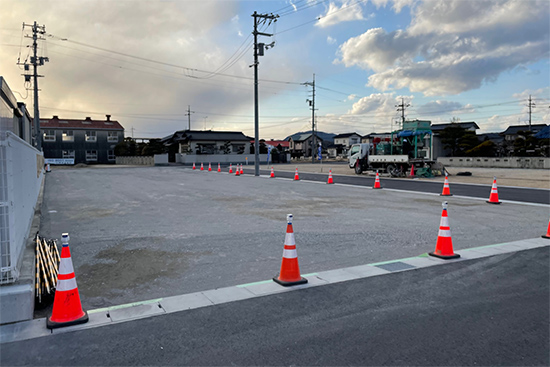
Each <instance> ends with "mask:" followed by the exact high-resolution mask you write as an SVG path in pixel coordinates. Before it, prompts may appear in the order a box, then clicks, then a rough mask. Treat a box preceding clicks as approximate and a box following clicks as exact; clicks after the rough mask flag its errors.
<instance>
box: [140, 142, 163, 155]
mask: <svg viewBox="0 0 550 367" xmlns="http://www.w3.org/2000/svg"><path fill="white" fill-rule="evenodd" d="M163 153H166V147H165V146H164V144H162V143H161V142H160V139H150V140H149V143H147V144H145V146H144V147H143V149H142V150H141V155H145V156H151V155H155V154H163Z"/></svg>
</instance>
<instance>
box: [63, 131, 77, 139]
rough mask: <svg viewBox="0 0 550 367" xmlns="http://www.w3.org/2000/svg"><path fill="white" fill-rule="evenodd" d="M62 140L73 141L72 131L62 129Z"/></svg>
mask: <svg viewBox="0 0 550 367" xmlns="http://www.w3.org/2000/svg"><path fill="white" fill-rule="evenodd" d="M62 136H63V141H74V131H72V130H63V135H62Z"/></svg>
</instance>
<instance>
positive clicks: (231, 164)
mask: <svg viewBox="0 0 550 367" xmlns="http://www.w3.org/2000/svg"><path fill="white" fill-rule="evenodd" d="M229 173H233V163H229Z"/></svg>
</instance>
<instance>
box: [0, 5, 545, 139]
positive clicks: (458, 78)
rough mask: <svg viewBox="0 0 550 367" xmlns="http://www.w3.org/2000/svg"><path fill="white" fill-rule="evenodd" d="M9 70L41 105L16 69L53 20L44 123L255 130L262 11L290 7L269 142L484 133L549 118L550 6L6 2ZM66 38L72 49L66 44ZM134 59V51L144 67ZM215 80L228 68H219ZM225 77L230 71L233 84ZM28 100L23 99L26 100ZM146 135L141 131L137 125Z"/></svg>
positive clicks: (263, 97) (4, 60) (268, 104)
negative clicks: (402, 119)
mask: <svg viewBox="0 0 550 367" xmlns="http://www.w3.org/2000/svg"><path fill="white" fill-rule="evenodd" d="M1 5H2V7H3V11H2V13H0V50H1V52H0V70H1V72H2V75H3V76H4V77H5V78H6V80H7V82H8V84H9V85H10V87H11V88H12V90H15V91H16V92H18V93H20V94H21V95H22V96H19V95H17V94H16V95H17V96H18V98H19V99H20V100H21V101H25V102H27V103H28V104H29V105H32V97H31V95H30V94H27V92H26V90H25V85H24V82H23V78H22V77H21V76H20V74H21V73H22V72H21V70H20V68H19V67H18V66H17V65H16V61H17V59H18V57H19V58H20V60H21V61H24V59H25V58H26V56H27V53H28V48H26V47H25V46H26V45H27V44H28V43H29V40H28V39H27V38H21V36H22V35H25V34H28V33H29V31H28V29H27V30H26V31H25V32H22V31H21V25H22V23H23V22H26V23H32V22H33V21H35V20H36V21H37V22H38V23H39V24H44V25H46V32H47V35H46V40H45V41H43V42H41V43H40V50H41V53H42V54H43V55H45V56H48V57H49V58H50V62H49V63H47V64H46V65H45V66H43V67H41V68H40V73H41V74H43V75H45V78H42V79H41V80H40V88H41V90H42V91H41V94H40V106H41V116H42V117H45V118H47V117H51V116H52V115H59V116H60V117H65V118H84V117H86V116H91V117H93V118H98V119H99V118H104V115H105V114H111V115H112V116H113V119H116V120H118V121H119V122H121V124H122V125H123V126H124V127H125V128H126V134H127V135H131V134H132V132H133V134H134V136H136V137H162V136H166V135H169V134H171V133H173V132H174V131H175V130H178V129H183V128H186V127H187V116H185V114H186V110H187V106H188V105H190V106H191V110H192V111H194V112H193V113H192V114H191V125H192V128H193V129H205V128H206V129H216V130H236V131H243V132H244V133H245V134H247V135H249V136H253V135H254V129H253V123H254V117H253V112H254V105H253V101H254V100H253V81H252V78H253V69H252V68H250V67H249V65H251V64H252V62H253V51H252V48H251V45H250V43H251V39H252V38H251V37H249V36H250V34H251V31H252V26H253V21H252V17H251V14H252V13H253V12H254V11H257V12H258V13H276V14H279V15H280V17H279V18H278V19H277V22H276V23H275V25H273V24H272V25H271V26H269V27H267V28H266V29H265V31H264V32H266V33H274V36H273V37H260V42H265V43H266V44H267V43H270V42H272V41H275V47H273V48H272V49H269V50H267V51H266V52H265V56H263V57H261V58H260V65H259V77H260V80H261V81H260V137H261V138H265V139H280V138H284V137H286V136H288V135H290V134H292V133H295V132H298V131H305V130H309V129H310V128H311V111H310V110H309V105H308V104H307V103H306V99H308V98H310V93H311V88H310V87H307V86H304V85H300V83H304V82H311V81H312V77H313V74H314V73H315V78H316V85H317V88H316V108H317V109H318V111H316V113H317V128H318V129H319V130H322V131H325V132H332V133H345V132H353V131H355V132H358V133H360V134H367V133H371V132H385V131H389V130H390V129H391V128H392V126H393V127H394V128H395V126H396V125H395V123H396V121H398V120H399V115H398V112H397V111H396V108H395V105H396V104H398V103H399V102H400V101H401V98H404V100H405V102H406V103H409V104H410V105H411V107H409V108H407V110H406V117H407V118H410V119H415V118H418V119H429V120H431V121H432V122H433V123H444V122H449V121H450V119H452V118H458V119H460V120H461V121H476V122H477V123H478V125H479V126H480V127H481V130H480V131H478V132H498V131H502V130H503V129H505V128H506V126H508V125H518V124H520V125H521V124H527V121H528V115H527V107H526V105H527V98H528V96H529V95H530V94H531V95H532V96H533V98H534V102H535V104H536V107H535V108H534V109H533V115H532V121H533V123H546V124H548V120H549V117H550V114H549V110H550V108H549V106H550V88H549V85H550V75H549V70H550V68H549V49H550V41H549V30H550V24H549V19H550V2H548V1H525V0H502V1H485V0H481V1H468V0H433V1H431V0H430V1H420V0H366V1H362V0H344V1H342V0H334V1H315V0H293V1H292V2H291V1H288V0H286V1H210V2H209V1H139V0H126V1H99V0H84V1H75V0H66V1H51V0H46V1H15V0H2V2H1ZM63 39H66V40H63ZM130 55H131V57H130ZM215 72H216V73H215ZM220 73H221V74H224V75H220ZM25 96H26V97H27V99H23V98H22V97H25ZM132 128H133V131H132Z"/></svg>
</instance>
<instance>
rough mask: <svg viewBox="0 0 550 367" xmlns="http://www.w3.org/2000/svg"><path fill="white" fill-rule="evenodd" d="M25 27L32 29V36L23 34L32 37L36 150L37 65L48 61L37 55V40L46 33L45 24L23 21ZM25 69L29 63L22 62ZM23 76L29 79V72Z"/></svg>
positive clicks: (38, 141) (37, 139)
mask: <svg viewBox="0 0 550 367" xmlns="http://www.w3.org/2000/svg"><path fill="white" fill-rule="evenodd" d="M25 27H31V29H32V37H31V36H25V37H26V38H32V40H33V42H32V50H33V56H32V57H31V64H32V66H33V74H32V76H33V84H34V85H33V87H34V120H33V122H34V131H35V134H36V135H35V142H36V148H37V149H38V150H40V151H41V150H42V135H41V134H40V112H39V110H38V78H41V77H43V75H38V67H39V66H42V65H44V62H48V61H50V60H49V58H47V57H38V42H37V41H38V40H44V39H45V38H43V37H41V36H40V35H42V34H45V33H46V26H45V25H38V24H36V22H34V24H25V23H23V28H25ZM24 66H25V71H28V70H29V65H28V64H24ZM23 75H24V76H25V81H26V82H27V81H30V77H31V75H29V74H23Z"/></svg>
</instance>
